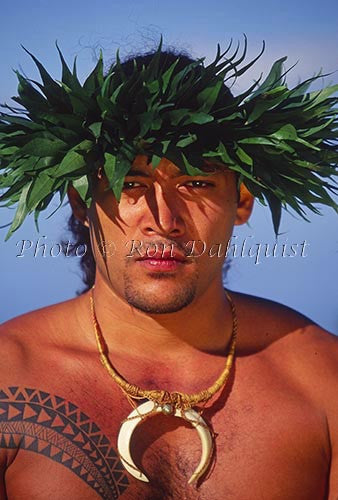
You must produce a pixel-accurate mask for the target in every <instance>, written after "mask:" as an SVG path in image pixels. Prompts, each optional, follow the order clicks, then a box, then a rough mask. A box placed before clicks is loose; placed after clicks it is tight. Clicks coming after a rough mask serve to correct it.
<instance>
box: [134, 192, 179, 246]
mask: <svg viewBox="0 0 338 500" xmlns="http://www.w3.org/2000/svg"><path fill="white" fill-rule="evenodd" d="M175 191H176V190H175V189H174V188H170V189H165V188H164V187H163V186H161V185H160V184H157V183H154V185H153V188H152V190H151V192H150V193H149V194H148V195H147V196H146V201H147V205H146V208H145V213H144V216H143V219H142V227H141V230H142V232H143V234H144V235H146V236H151V235H155V234H156V235H161V236H170V237H174V238H178V237H180V236H183V234H184V232H185V223H184V220H183V218H182V211H183V210H182V208H183V207H182V200H180V199H179V196H178V194H177V193H176V192H175Z"/></svg>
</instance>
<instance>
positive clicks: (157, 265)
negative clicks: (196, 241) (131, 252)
mask: <svg viewBox="0 0 338 500" xmlns="http://www.w3.org/2000/svg"><path fill="white" fill-rule="evenodd" d="M186 261H187V259H186V257H185V255H183V254H182V253H181V252H179V251H178V250H177V249H164V250H162V251H157V252H152V253H151V252H148V255H147V254H146V255H144V256H142V257H139V258H137V259H136V262H137V263H138V264H140V265H141V266H142V267H144V268H145V269H148V270H151V271H161V272H165V271H167V272H168V271H176V270H177V269H178V268H180V267H181V266H182V265H183V264H184V263H185V262H186Z"/></svg>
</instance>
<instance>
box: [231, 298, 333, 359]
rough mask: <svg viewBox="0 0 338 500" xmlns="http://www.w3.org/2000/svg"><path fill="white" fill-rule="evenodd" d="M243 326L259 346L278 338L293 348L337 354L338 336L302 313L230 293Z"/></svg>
mask: <svg viewBox="0 0 338 500" xmlns="http://www.w3.org/2000/svg"><path fill="white" fill-rule="evenodd" d="M231 296H232V297H233V300H234V303H235V306H236V310H237V314H238V317H239V322H240V324H241V325H242V329H243V330H245V331H247V332H248V331H250V336H251V338H252V339H253V341H254V342H255V343H257V342H258V343H261V347H263V346H265V345H266V344H270V343H272V342H277V341H278V340H283V341H284V342H285V343H286V342H288V343H289V342H290V343H292V344H293V345H294V347H295V348H296V346H297V345H299V347H301V346H302V347H304V346H305V344H306V345H307V346H308V347H309V349H311V348H313V347H318V348H319V349H320V350H324V351H325V350H327V351H328V353H331V354H332V355H333V356H334V355H335V354H337V350H338V337H337V336H335V335H333V334H332V333H330V332H328V331H326V330H325V329H323V328H321V327H320V326H319V325H317V324H316V323H315V322H314V321H312V320H311V319H309V318H308V317H306V316H304V315H303V314H301V313H299V312H297V311H295V310H294V309H291V308H290V307H287V306H285V305H283V304H279V303H278V302H274V301H272V300H268V299H264V298H261V297H254V296H251V295H246V294H242V293H234V292H232V293H231Z"/></svg>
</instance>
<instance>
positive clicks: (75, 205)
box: [67, 184, 89, 227]
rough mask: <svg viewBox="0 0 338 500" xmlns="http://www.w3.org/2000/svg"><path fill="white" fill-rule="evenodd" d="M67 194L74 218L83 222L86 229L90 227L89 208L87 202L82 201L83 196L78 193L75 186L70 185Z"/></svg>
mask: <svg viewBox="0 0 338 500" xmlns="http://www.w3.org/2000/svg"><path fill="white" fill-rule="evenodd" d="M67 194H68V198H69V203H70V206H71V207H72V211H73V214H74V216H75V217H76V218H77V219H78V220H79V221H80V222H82V224H84V225H85V226H86V227H89V222H88V217H87V206H86V204H85V202H84V201H83V200H82V199H81V196H80V195H79V193H78V192H77V191H76V189H75V188H74V186H72V185H71V184H69V186H68V189H67Z"/></svg>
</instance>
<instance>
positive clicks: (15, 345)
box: [0, 296, 86, 378]
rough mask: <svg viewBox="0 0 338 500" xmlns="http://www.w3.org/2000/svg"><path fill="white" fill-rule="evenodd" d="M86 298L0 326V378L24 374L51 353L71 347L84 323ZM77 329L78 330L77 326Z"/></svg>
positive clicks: (67, 302)
mask: <svg viewBox="0 0 338 500" xmlns="http://www.w3.org/2000/svg"><path fill="white" fill-rule="evenodd" d="M83 302H84V297H83V296H81V297H76V298H74V299H70V300H67V301H64V302H60V303H58V304H54V305H51V306H47V307H43V308H41V309H37V310H35V311H31V312H29V313H26V314H23V315H20V316H17V317H15V318H13V319H10V320H8V321H6V322H5V323H2V324H1V325H0V342H1V351H2V361H1V364H0V375H1V377H3V374H6V378H7V376H8V377H9V378H11V376H12V375H18V373H20V372H22V371H24V370H25V369H26V368H27V367H28V366H29V365H31V364H32V359H33V358H34V363H35V364H37V363H36V361H37V360H38V359H39V356H40V355H41V354H42V353H43V352H46V353H48V350H50V349H52V348H53V347H54V348H57V347H59V346H64V348H65V349H66V348H67V343H68V344H70V343H71V339H72V333H73V332H74V331H75V330H76V329H77V330H78V328H79V324H81V321H83V309H84V310H86V309H85V308H83ZM75 325H76V326H75Z"/></svg>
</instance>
